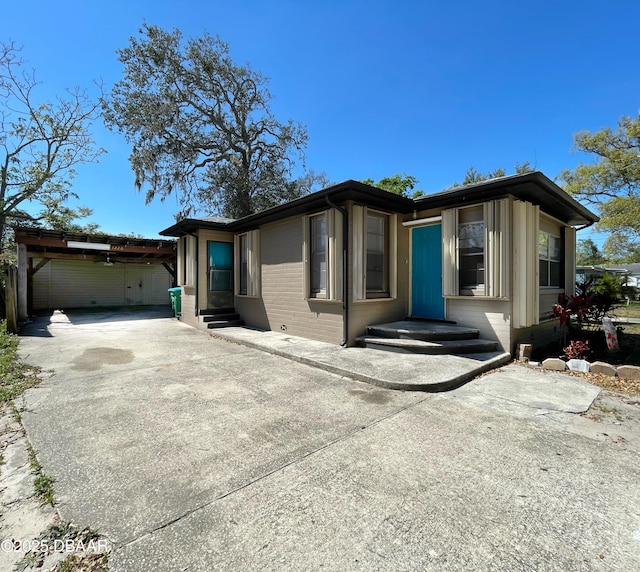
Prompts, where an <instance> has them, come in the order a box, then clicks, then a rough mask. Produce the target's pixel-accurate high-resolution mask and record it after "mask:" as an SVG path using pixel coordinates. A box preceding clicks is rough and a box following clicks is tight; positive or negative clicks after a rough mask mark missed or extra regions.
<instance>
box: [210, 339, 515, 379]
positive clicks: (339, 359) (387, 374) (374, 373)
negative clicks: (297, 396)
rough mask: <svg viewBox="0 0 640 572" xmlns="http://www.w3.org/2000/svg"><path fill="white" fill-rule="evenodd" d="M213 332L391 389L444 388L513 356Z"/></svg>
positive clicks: (504, 361) (274, 353)
mask: <svg viewBox="0 0 640 572" xmlns="http://www.w3.org/2000/svg"><path fill="white" fill-rule="evenodd" d="M210 334H211V335H212V336H214V337H217V338H219V339H223V340H226V341H230V342H235V343H240V344H243V345H245V346H248V347H251V348H255V349H258V350H261V351H265V352H269V353H270V354H273V355H277V356H281V357H285V358H287V359H291V360H294V361H297V362H298V363H303V364H305V365H310V366H313V367H317V368H320V369H323V370H325V371H329V372H331V373H335V374H338V375H344V376H346V377H350V378H351V379H356V380H358V381H364V382H365V383H370V384H373V385H377V386H379V387H384V388H387V389H403V390H407V391H444V390H447V389H451V388H453V387H457V386H459V385H461V384H462V383H464V382H466V381H469V380H471V379H473V378H474V377H476V376H478V375H479V374H481V373H484V372H486V371H489V370H492V369H494V368H496V367H498V366H500V365H502V364H505V363H507V362H509V361H510V360H511V356H510V355H509V354H508V353H505V352H488V353H479V354H468V355H445V356H443V355H425V354H412V353H404V352H402V353H400V352H393V351H383V350H376V349H370V348H358V347H352V348H342V347H340V346H337V345H335V344H328V343H324V342H317V341H314V340H308V339H306V338H300V337H296V336H290V335H288V334H283V333H280V332H263V331H258V330H252V329H250V328H224V329H219V330H212V331H211V332H210Z"/></svg>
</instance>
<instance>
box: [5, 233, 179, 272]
mask: <svg viewBox="0 0 640 572" xmlns="http://www.w3.org/2000/svg"><path fill="white" fill-rule="evenodd" d="M14 231H15V241H16V243H18V244H24V245H26V247H27V250H28V251H29V252H33V253H37V254H39V255H41V257H42V258H64V259H79V260H92V259H99V258H100V259H106V258H107V257H108V258H109V259H110V260H114V259H115V260H117V261H119V262H135V263H143V264H144V263H152V262H153V263H161V262H163V263H169V264H173V263H174V262H175V256H176V244H175V241H173V240H169V239H151V238H133V237H127V236H114V235H108V234H85V233H77V232H69V231H63V230H49V229H44V228H31V227H19V226H18V227H14Z"/></svg>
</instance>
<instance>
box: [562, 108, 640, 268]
mask: <svg viewBox="0 0 640 572" xmlns="http://www.w3.org/2000/svg"><path fill="white" fill-rule="evenodd" d="M574 146H575V148H576V150H578V151H581V152H583V153H589V154H591V155H592V156H593V160H592V161H591V162H589V163H582V162H581V163H579V164H578V166H577V167H575V169H566V170H564V171H563V172H562V173H560V175H559V177H558V178H559V181H560V183H561V184H562V185H563V187H564V188H565V190H566V191H567V192H569V193H571V194H572V195H574V196H575V197H576V198H577V199H578V200H582V201H585V202H587V203H589V204H590V205H593V206H594V207H595V208H596V209H597V210H598V212H599V215H600V222H599V223H598V228H599V229H601V230H604V231H607V232H610V233H611V235H610V237H609V238H608V239H607V242H606V244H605V247H604V249H605V252H606V253H607V254H609V253H610V252H611V253H614V255H613V256H612V257H611V258H612V261H623V262H629V261H630V260H620V259H621V258H626V256H624V254H623V253H622V252H620V251H621V248H620V246H621V245H624V246H625V248H627V249H628V250H629V252H633V254H634V257H635V256H637V253H638V249H639V248H640V118H636V119H632V118H631V117H622V118H621V119H620V120H619V122H618V127H617V128H616V129H611V128H608V127H606V128H604V129H600V130H599V131H594V132H589V131H580V132H578V133H576V134H575V135H574ZM632 261H633V262H638V261H640V258H635V259H634V260H632Z"/></svg>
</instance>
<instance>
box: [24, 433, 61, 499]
mask: <svg viewBox="0 0 640 572" xmlns="http://www.w3.org/2000/svg"><path fill="white" fill-rule="evenodd" d="M27 455H28V456H29V467H30V468H31V472H32V473H34V474H35V475H36V477H35V479H34V480H33V490H34V491H35V493H36V496H37V497H38V498H39V499H40V502H41V504H43V505H45V504H50V505H51V506H53V505H54V504H55V499H54V496H53V483H55V482H56V480H55V479H54V478H53V477H50V476H49V475H47V474H46V473H44V472H43V471H42V465H41V464H40V461H38V457H36V451H35V449H34V448H33V447H32V446H31V445H27Z"/></svg>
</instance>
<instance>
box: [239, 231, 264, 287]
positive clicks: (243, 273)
mask: <svg viewBox="0 0 640 572" xmlns="http://www.w3.org/2000/svg"><path fill="white" fill-rule="evenodd" d="M235 243H236V265H235V267H236V279H235V282H236V284H237V290H236V294H237V295H238V296H260V231H259V230H251V231H249V232H245V233H243V234H240V235H236V237H235Z"/></svg>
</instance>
